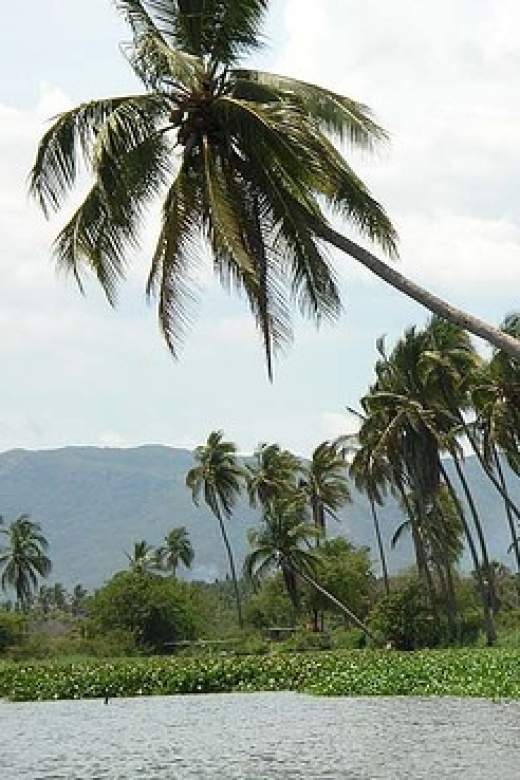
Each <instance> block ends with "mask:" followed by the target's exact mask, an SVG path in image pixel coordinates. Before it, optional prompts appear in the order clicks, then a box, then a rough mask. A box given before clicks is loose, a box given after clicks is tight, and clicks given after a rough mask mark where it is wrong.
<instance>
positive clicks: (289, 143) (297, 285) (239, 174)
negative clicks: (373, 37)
mask: <svg viewBox="0 0 520 780" xmlns="http://www.w3.org/2000/svg"><path fill="white" fill-rule="evenodd" d="M115 2H116V6H117V8H118V10H119V11H120V12H121V13H122V14H123V16H124V18H125V20H126V21H127V23H128V25H129V27H130V31H131V35H132V42H131V43H130V44H129V45H128V47H127V51H126V55H127V58H128V61H129V63H130V65H131V67H132V68H133V70H134V73H135V74H136V75H137V77H138V78H139V79H140V81H141V82H142V84H143V87H144V90H145V91H144V94H142V93H141V94H133V95H125V96H120V97H114V98H106V99H101V100H94V101H91V102H87V103H83V104H81V105H80V106H78V107H76V108H74V109H72V110H70V111H67V112H65V113H63V114H61V115H60V116H59V117H58V118H57V120H56V121H55V123H54V124H53V125H52V127H51V128H50V129H49V130H48V131H47V132H46V133H45V134H44V136H43V138H42V139H41V142H40V145H39V149H38V152H37V156H36V160H35V163H34V167H33V170H32V174H31V181H30V189H31V192H32V194H33V195H34V196H35V197H36V199H37V201H38V203H39V204H40V206H41V208H42V209H43V211H44V213H45V214H48V213H49V212H52V211H54V210H57V209H59V208H60V207H61V206H62V204H63V201H64V198H65V196H66V195H67V194H68V192H69V190H70V189H71V187H72V186H73V185H74V184H75V183H76V180H77V178H78V172H79V170H82V169H83V168H84V169H86V171H87V172H88V174H90V176H91V178H92V182H93V184H92V187H91V189H90V191H89V192H88V194H87V196H86V198H85V199H84V201H83V203H82V204H81V205H80V206H79V208H78V209H77V210H76V211H75V213H74V214H73V216H72V218H71V219H70V220H69V222H68V223H67V224H66V225H65V227H64V228H63V230H62V231H61V232H60V234H59V235H58V237H57V240H56V243H55V254H56V257H57V263H58V266H59V267H60V268H62V269H67V270H69V271H71V272H72V273H73V274H74V276H75V277H76V279H77V281H78V283H79V284H80V286H81V284H82V281H81V280H82V275H83V271H84V270H85V269H88V270H90V271H93V272H94V274H95V275H96V276H97V279H98V281H99V282H100V284H101V286H102V288H103V290H104V291H105V293H106V296H107V298H108V300H109V301H110V302H111V303H114V301H115V299H116V292H117V287H118V284H119V282H120V281H121V278H122V277H124V275H125V270H126V267H127V263H128V257H127V254H128V250H129V249H131V248H133V247H134V246H135V244H136V243H137V242H138V235H139V229H140V227H141V223H142V221H143V218H144V215H145V212H146V209H147V207H148V205H149V204H150V202H151V201H152V200H153V199H155V197H156V196H158V195H161V196H163V197H164V206H163V211H162V225H161V229H160V232H159V238H158V241H157V245H156V249H155V252H154V254H153V257H152V262H151V269H150V273H149V278H148V285H147V289H148V293H149V295H154V296H156V297H157V298H158V315H159V321H160V326H161V329H162V331H163V333H164V336H165V338H166V341H167V344H168V346H169V348H170V350H171V351H172V353H173V354H174V355H178V350H179V346H180V344H181V342H182V340H183V337H184V335H185V329H186V325H187V323H188V322H189V321H190V311H189V304H190V303H192V302H193V298H194V284H193V280H194V270H195V267H196V266H197V265H198V264H199V262H200V259H201V256H202V253H201V252H199V251H198V247H197V245H198V244H200V240H201V239H203V241H204V243H205V244H207V245H209V247H210V250H211V254H212V256H213V263H214V269H215V272H216V274H217V276H218V277H219V279H220V281H221V282H222V284H223V285H224V286H226V287H229V288H234V289H236V290H237V291H239V292H243V293H244V294H245V297H246V299H247V300H248V303H249V306H250V308H251V312H252V314H253V316H254V318H255V320H256V323H257V326H258V328H259V329H260V332H261V335H262V340H263V345H264V350H265V355H266V361H267V367H268V372H269V375H270V376H272V358H273V353H274V352H276V350H278V349H279V348H280V347H281V346H283V345H284V344H285V343H287V342H289V341H290V339H291V333H292V327H291V314H290V312H291V304H292V302H294V301H295V302H296V303H297V305H298V306H299V308H300V310H301V311H302V312H303V313H304V314H307V315H309V316H311V317H312V318H313V319H314V320H315V321H316V322H317V323H319V322H320V321H321V320H323V319H335V318H337V316H338V314H339V312H340V310H341V301H340V295H339V292H338V287H337V284H336V281H335V277H334V272H333V270H332V268H331V266H330V264H329V262H328V260H327V258H326V256H325V253H324V251H323V245H324V244H331V245H332V246H334V247H337V248H339V249H341V250H342V251H344V252H346V253H347V254H348V255H349V256H351V257H353V258H354V259H355V260H357V261H358V262H360V263H362V264H363V265H364V266H366V267H368V268H369V269H370V270H371V271H372V272H373V273H375V274H376V275H377V276H379V277H380V278H382V279H383V280H384V281H386V282H387V283H389V284H390V285H392V286H393V287H394V288H396V289H398V290H400V291H402V292H404V293H405V294H406V295H408V296H410V297H412V298H413V299H415V300H416V301H418V302H419V303H421V304H423V305H424V306H426V307H427V308H429V309H430V310H431V311H433V312H436V313H438V314H439V315H440V316H442V317H445V318H446V319H448V320H451V321H454V322H456V323H458V324H459V325H461V327H464V328H466V329H468V330H471V331H472V332H473V333H475V334H476V335H479V336H482V337H483V338H486V339H488V340H489V341H491V342H492V343H493V344H495V345H496V346H497V347H500V348H501V349H503V350H504V351H506V352H509V353H510V354H511V355H516V356H517V357H518V356H520V343H519V342H518V340H517V339H516V338H514V337H512V336H510V335H508V334H506V333H504V332H501V331H499V330H498V329H496V328H493V327H491V326H490V325H488V324H487V323H484V322H482V321H480V320H477V319H476V318H474V317H472V316H470V315H468V314H465V313H464V312H461V311H459V310H457V309H455V308H454V307H452V306H450V305H448V304H447V303H445V302H444V301H442V300H440V299H439V298H437V297H436V296H433V295H431V294H430V293H429V292H427V291H426V290H424V289H422V288H420V287H419V286H418V285H416V284H414V283H413V282H411V281H410V280H408V279H406V278H405V277H403V276H402V275H401V274H399V273H398V272H397V271H395V270H394V269H392V268H391V267H389V266H388V265H387V264H386V263H384V262H383V261H381V260H379V259H378V258H377V257H375V256H374V255H373V254H371V253H370V252H368V251H367V250H365V249H363V248H362V247H360V246H358V245H357V244H356V243H354V242H353V241H352V240H350V239H348V238H346V237H344V236H342V235H340V234H338V233H337V232H336V231H334V230H333V229H332V228H331V227H330V225H329V223H328V220H327V217H326V215H325V213H324V211H323V208H322V204H325V206H327V207H331V208H332V209H333V210H334V211H336V212H339V213H340V214H341V215H343V216H345V217H346V218H347V219H348V220H349V221H350V222H351V223H352V224H353V226H354V227H355V228H357V230H358V231H359V232H360V233H361V235H363V236H366V237H368V238H369V239H371V240H373V241H375V242H377V243H378V244H379V245H380V246H381V248H382V249H383V250H384V251H386V252H387V253H388V254H389V255H390V256H392V255H395V254H396V233H395V230H394V228H393V226H392V224H391V222H390V220H389V218H388V216H387V215H386V213H385V211H384V210H383V208H382V207H381V206H380V205H379V203H377V201H376V200H374V198H373V197H372V196H371V194H370V193H369V191H368V190H367V188H366V186H365V185H364V184H363V182H362V181H361V180H360V179H359V178H358V177H357V176H356V174H355V173H354V171H353V170H352V168H351V167H350V166H349V164H348V163H347V162H346V160H345V159H344V158H343V157H342V156H341V154H340V153H339V152H338V150H337V149H336V147H335V145H334V142H335V141H337V140H339V141H348V142H349V143H351V144H352V145H353V146H357V147H361V148H363V149H368V150H371V149H372V148H373V147H374V145H375V144H376V143H378V142H379V141H381V140H383V139H384V138H385V133H384V132H383V131H382V129H381V128H380V127H379V126H378V125H377V124H376V123H375V122H374V121H373V119H372V118H371V115H370V112H369V110H368V109H367V108H366V107H365V106H364V105H361V104H360V103H357V102H355V101H353V100H351V99H349V98H346V97H343V96H341V95H338V94H336V93H334V92H331V91H329V90H326V89H323V88H321V87H318V86H315V85H312V84H308V83H305V82H302V81H298V80H296V79H289V78H285V77H283V76H278V75H274V74H270V73H264V72H261V71H258V70H251V69H245V68H241V67H240V58H241V57H242V56H243V55H245V54H249V53H251V52H253V51H255V50H256V49H258V48H259V47H260V43H261V36H260V27H261V22H262V19H263V17H264V15H265V12H266V9H267V6H268V0H205V2H202V1H201V0H177V2H175V1H174V0H115ZM80 163H81V164H80Z"/></svg>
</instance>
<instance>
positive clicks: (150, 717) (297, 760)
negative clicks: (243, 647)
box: [0, 693, 520, 780]
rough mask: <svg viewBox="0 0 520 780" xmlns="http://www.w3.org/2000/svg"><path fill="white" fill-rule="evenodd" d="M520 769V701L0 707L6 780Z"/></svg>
mask: <svg viewBox="0 0 520 780" xmlns="http://www.w3.org/2000/svg"><path fill="white" fill-rule="evenodd" d="M519 767H520V702H511V703H493V702H490V701H485V700H475V699H449V698H447V699H426V698H425V699H422V698H333V699H325V698H314V697H308V696H304V695H300V694H293V693H274V694H273V693H264V694H236V695H235V694H227V695H222V694H219V695H217V694H215V695H201V696H185V697H180V696H173V697H155V698H141V699H114V700H112V701H110V702H109V704H108V705H104V704H103V702H102V701H100V700H85V701H59V702H41V703H23V704H11V703H8V702H4V701H0V777H1V778H2V780H137V778H139V779H140V780H142V779H144V780H164V779H165V778H168V780H188V779H191V778H193V780H205V778H212V779H213V778H215V780H217V779H218V780H271V779H274V778H277V779H278V778H279V779H280V780H300V779H301V778H309V780H325V779H326V780H346V779H349V778H352V780H380V779H381V780H408V779H409V780H422V779H423V778H424V780H439V779H440V778H442V779H443V780H448V779H449V780H456V779H457V778H464V780H477V779H478V780H495V779H496V780H513V779H514V780H518V777H519V776H520V769H519Z"/></svg>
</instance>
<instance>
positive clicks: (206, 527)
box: [0, 446, 520, 590]
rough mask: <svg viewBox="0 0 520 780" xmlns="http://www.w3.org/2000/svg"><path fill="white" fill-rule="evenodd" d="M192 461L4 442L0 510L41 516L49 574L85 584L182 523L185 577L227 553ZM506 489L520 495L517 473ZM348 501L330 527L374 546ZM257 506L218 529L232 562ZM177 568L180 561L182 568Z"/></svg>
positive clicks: (493, 498) (494, 526) (484, 492)
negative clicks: (186, 543) (189, 475)
mask: <svg viewBox="0 0 520 780" xmlns="http://www.w3.org/2000/svg"><path fill="white" fill-rule="evenodd" d="M192 465H193V456H192V453H191V452H189V451H188V450H182V449H173V448H170V447H163V446H144V447H136V448H133V449H110V448H96V447H65V448H62V449H56V450H40V451H30V450H10V451H8V452H4V453H0V514H1V515H3V517H4V521H5V522H10V521H11V520H13V519H15V518H16V517H17V516H18V515H20V514H21V513H27V514H30V515H31V518H32V519H33V520H34V521H35V522H38V523H40V525H41V526H42V530H43V533H44V535H45V536H46V537H47V539H48V540H49V544H50V549H49V554H50V557H51V559H52V561H53V574H52V578H51V580H52V581H53V582H61V583H63V584H64V585H65V586H66V587H71V586H73V585H74V584H76V583H78V582H80V583H81V584H82V585H83V586H85V587H86V588H87V589H89V590H91V589H93V588H96V587H99V586H100V585H102V584H103V582H105V581H106V580H107V579H109V578H110V577H111V576H112V575H113V574H114V573H115V572H116V571H120V570H121V569H125V568H126V567H127V564H128V562H127V559H126V556H125V552H128V553H130V552H131V551H132V549H133V543H134V542H135V541H139V540H141V539H146V541H147V542H148V543H149V544H151V545H158V544H160V543H161V542H162V541H163V540H164V536H165V535H166V533H167V532H168V530H169V529H171V528H173V527H176V526H181V525H184V526H186V528H187V529H188V532H189V536H190V539H191V542H192V545H193V548H194V550H195V560H194V565H193V569H192V571H191V572H190V573H189V577H190V578H194V579H204V580H213V579H215V578H222V577H224V576H225V575H226V572H227V560H226V556H225V551H224V547H223V544H222V540H221V537H220V534H219V530H218V525H217V522H216V520H215V518H214V517H213V516H212V515H211V513H210V512H209V511H208V510H207V509H206V508H205V507H203V506H201V507H200V508H199V507H196V506H195V505H194V504H193V502H192V500H191V494H190V492H189V491H188V490H187V489H186V487H185V476H186V472H187V471H188V470H189V468H191V466H192ZM466 473H467V476H468V479H469V481H470V484H471V485H472V489H473V492H474V495H475V499H476V502H477V505H478V507H479V509H480V511H481V516H482V520H483V522H484V524H485V526H486V530H487V538H488V540H489V546H490V554H491V556H492V557H495V558H498V559H500V560H503V561H504V562H505V563H509V564H510V565H511V564H512V560H511V557H510V556H509V555H508V554H507V548H508V546H509V544H510V536H509V530H508V527H507V523H506V521H505V516H504V511H503V506H502V502H501V500H500V497H499V496H498V495H497V494H496V492H495V491H494V488H493V487H492V486H491V485H490V484H489V483H488V481H487V480H486V479H485V478H484V477H483V476H482V474H481V472H480V469H479V467H478V463H477V462H476V460H475V459H474V458H467V462H466ZM510 488H511V494H512V497H513V498H514V500H515V501H516V502H517V503H520V485H519V481H518V479H517V478H515V479H511V480H510ZM352 495H353V503H352V504H351V505H349V506H347V507H346V509H345V510H344V511H343V513H342V514H341V517H340V520H339V522H337V523H336V522H334V521H330V522H329V533H330V535H332V536H337V535H344V536H346V537H347V538H348V539H349V540H351V541H352V542H353V543H354V544H356V545H363V546H368V547H370V548H371V549H372V551H373V558H374V564H375V569H376V571H377V568H378V567H377V560H376V553H375V544H374V534H373V526H372V521H371V515H370V509H369V506H368V503H367V501H366V499H365V498H364V497H363V496H361V495H360V494H359V493H357V491H356V490H355V489H354V488H353V487H352ZM380 520H381V525H382V528H383V532H384V535H385V538H386V539H387V540H388V539H389V538H390V537H391V536H392V534H393V532H394V531H395V529H396V527H397V526H398V524H399V523H400V522H401V520H402V517H401V514H400V511H399V509H398V507H397V506H396V505H395V503H393V502H389V503H388V505H387V506H385V508H384V509H382V510H381V512H380ZM257 523H258V513H257V512H256V511H255V510H252V509H251V508H250V507H249V506H248V505H247V504H246V503H245V502H242V503H241V504H240V505H239V506H238V508H237V511H236V512H235V514H234V516H233V518H232V519H231V520H230V521H229V523H228V525H227V528H228V531H229V534H230V538H231V542H232V545H233V549H234V552H235V554H236V557H237V562H238V565H239V566H240V565H241V563H242V561H243V558H244V556H245V554H246V550H247V538H246V535H247V531H248V529H249V528H251V527H253V526H255V525H256V524H257ZM389 557H390V566H391V569H392V570H393V571H396V570H398V569H400V568H402V567H403V566H405V565H407V563H409V562H410V561H411V547H410V544H409V541H405V542H404V543H400V544H399V546H398V548H397V549H396V550H394V551H391V552H390V553H389ZM181 571H182V570H181Z"/></svg>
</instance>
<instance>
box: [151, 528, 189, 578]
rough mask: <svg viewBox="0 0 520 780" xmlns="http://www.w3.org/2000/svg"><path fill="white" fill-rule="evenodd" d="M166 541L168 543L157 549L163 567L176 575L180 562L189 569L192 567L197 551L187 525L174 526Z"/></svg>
mask: <svg viewBox="0 0 520 780" xmlns="http://www.w3.org/2000/svg"><path fill="white" fill-rule="evenodd" d="M165 542H166V544H164V545H162V546H161V547H159V549H158V550H157V554H158V557H159V560H160V562H161V568H162V569H164V571H170V572H171V573H172V574H173V575H174V576H175V573H176V571H177V569H178V567H179V564H180V563H182V564H183V566H185V567H186V568H187V569H189V568H191V564H192V563H193V558H194V557H195V553H194V551H193V547H192V544H191V542H190V538H189V535H188V531H187V530H186V528H185V526H181V527H180V528H172V530H171V531H170V532H169V533H168V534H167V536H166V538H165Z"/></svg>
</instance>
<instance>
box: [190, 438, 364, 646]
mask: <svg viewBox="0 0 520 780" xmlns="http://www.w3.org/2000/svg"><path fill="white" fill-rule="evenodd" d="M194 457H195V460H196V465H195V466H193V468H192V469H190V471H189V472H188V474H187V476H186V485H187V487H188V488H189V489H190V490H191V491H192V497H193V500H194V501H195V503H196V504H200V501H201V499H203V500H204V503H205V504H206V505H207V506H208V507H209V509H210V510H211V512H212V513H213V514H214V516H215V517H216V519H217V520H218V523H219V527H220V532H221V534H222V538H223V540H224V544H225V547H226V551H227V555H228V560H229V567H230V573H231V578H232V580H233V585H234V590H235V599H236V607H237V615H238V621H239V625H240V626H242V625H243V615H242V599H241V593H240V587H239V582H238V576H237V570H236V566H235V562H234V556H233V552H232V548H231V544H230V540H229V537H228V534H227V531H226V525H225V521H226V520H228V519H229V518H231V516H232V514H233V512H234V511H235V509H236V506H237V502H238V499H239V497H240V496H241V494H242V492H244V493H245V494H246V495H247V497H248V499H249V502H250V504H251V506H253V507H257V508H259V509H260V511H261V522H260V525H259V527H258V528H256V529H253V530H251V531H250V533H249V535H248V541H249V545H250V552H249V553H248V555H247V556H246V559H245V562H244V570H243V573H244V574H245V576H246V577H247V578H248V579H249V580H251V581H253V583H255V584H258V583H259V582H260V581H261V580H262V578H263V577H265V576H266V575H267V574H269V573H271V572H272V571H273V570H279V571H280V572H281V573H282V576H283V581H284V584H285V587H286V589H287V593H288V595H289V597H290V599H291V601H292V603H293V605H294V606H295V607H296V608H297V607H298V606H299V601H300V583H301V581H303V582H306V583H307V584H309V585H310V586H311V587H312V588H314V589H316V590H318V591H319V592H321V593H322V594H324V595H325V596H326V597H327V598H329V599H330V600H332V601H333V602H334V603H335V605H336V606H337V607H339V609H341V610H342V611H343V612H344V614H346V615H347V616H348V618H349V619H350V620H352V621H353V622H354V623H355V624H356V625H358V626H360V627H361V628H362V629H363V630H364V631H365V632H366V633H367V634H370V631H369V630H368V628H367V627H366V626H365V625H364V624H363V623H362V622H361V621H360V620H359V618H358V617H357V616H356V615H355V614H353V613H352V611H351V610H350V609H349V608H348V607H347V606H346V605H344V604H342V603H341V602H340V601H339V600H338V599H336V598H335V597H334V595H333V594H331V593H329V592H328V591H327V590H326V589H325V588H323V586H322V585H320V583H319V582H318V581H317V580H316V573H317V571H318V570H319V565H320V558H319V555H318V554H317V552H318V551H317V547H319V540H320V538H323V536H324V534H325V529H326V521H327V518H328V517H336V513H337V511H338V510H339V509H341V507H343V506H344V505H345V504H347V503H348V502H349V501H350V500H351V499H350V492H349V488H348V480H347V472H346V468H345V460H344V457H343V455H342V453H341V451H340V450H339V448H338V446H337V445H336V444H335V443H334V442H329V441H325V442H323V443H321V444H320V445H319V446H318V447H316V449H315V450H314V452H313V453H312V457H311V459H310V461H308V462H305V461H302V460H300V459H299V458H297V457H296V456H295V455H294V454H293V453H291V452H289V451H288V450H285V449H282V448H281V447H280V446H279V445H278V444H260V445H259V446H258V448H257V449H256V451H255V452H254V453H253V456H252V459H250V460H249V461H247V462H245V463H242V462H241V460H240V459H239V457H238V452H237V447H236V445H235V444H234V443H233V442H230V441H227V440H226V439H225V438H224V434H223V432H222V431H213V432H211V433H210V434H209V436H208V439H207V441H206V443H205V444H204V445H201V446H199V447H197V448H196V450H195V452H194Z"/></svg>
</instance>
